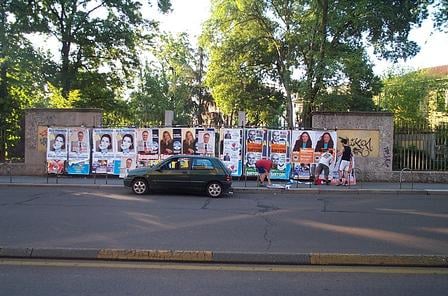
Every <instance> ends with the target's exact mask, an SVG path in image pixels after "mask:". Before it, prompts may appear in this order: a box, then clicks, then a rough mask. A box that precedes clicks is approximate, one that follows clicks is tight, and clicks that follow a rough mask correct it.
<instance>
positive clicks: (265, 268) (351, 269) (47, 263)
mask: <svg viewBox="0 0 448 296" xmlns="http://www.w3.org/2000/svg"><path fill="white" fill-rule="evenodd" d="M0 265H9V266H26V267H29V266H33V267H76V268H116V269H154V270H156V269H159V270H190V271H191V270H197V271H229V272H232V271H235V272H280V273H282V272H283V273H307V272H314V273H383V274H431V275H448V269H447V268H432V267H431V268H430V267H424V268H422V267H381V266H306V265H236V264H191V263H154V262H134V263H129V262H111V261H82V260H46V259H32V260H28V259H0Z"/></svg>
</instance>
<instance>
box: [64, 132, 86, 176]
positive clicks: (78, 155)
mask: <svg viewBox="0 0 448 296" xmlns="http://www.w3.org/2000/svg"><path fill="white" fill-rule="evenodd" d="M68 135H69V153H68V166H67V173H68V174H70V175H89V174H90V131H89V129H87V128H85V127H73V128H69V130H68Z"/></svg>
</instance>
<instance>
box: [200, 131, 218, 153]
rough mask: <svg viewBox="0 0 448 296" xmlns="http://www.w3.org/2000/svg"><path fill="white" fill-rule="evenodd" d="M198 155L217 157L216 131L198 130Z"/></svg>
mask: <svg viewBox="0 0 448 296" xmlns="http://www.w3.org/2000/svg"><path fill="white" fill-rule="evenodd" d="M196 134H197V139H196V140H197V154H199V155H208V156H215V130H214V129H205V130H199V129H198V130H196Z"/></svg>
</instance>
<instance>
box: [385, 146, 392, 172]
mask: <svg viewBox="0 0 448 296" xmlns="http://www.w3.org/2000/svg"><path fill="white" fill-rule="evenodd" d="M383 160H384V162H383V165H384V166H385V167H386V168H388V167H390V163H391V162H392V155H391V153H390V148H389V146H386V147H384V148H383Z"/></svg>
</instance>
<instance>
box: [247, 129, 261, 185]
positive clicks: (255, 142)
mask: <svg viewBox="0 0 448 296" xmlns="http://www.w3.org/2000/svg"><path fill="white" fill-rule="evenodd" d="M245 142H246V153H245V162H244V163H245V165H244V169H245V175H246V176H257V175H258V173H257V169H256V168H255V163H256V162H257V161H258V160H259V159H262V158H263V157H264V156H266V131H265V130H263V129H256V128H249V129H247V130H246V137H245Z"/></svg>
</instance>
